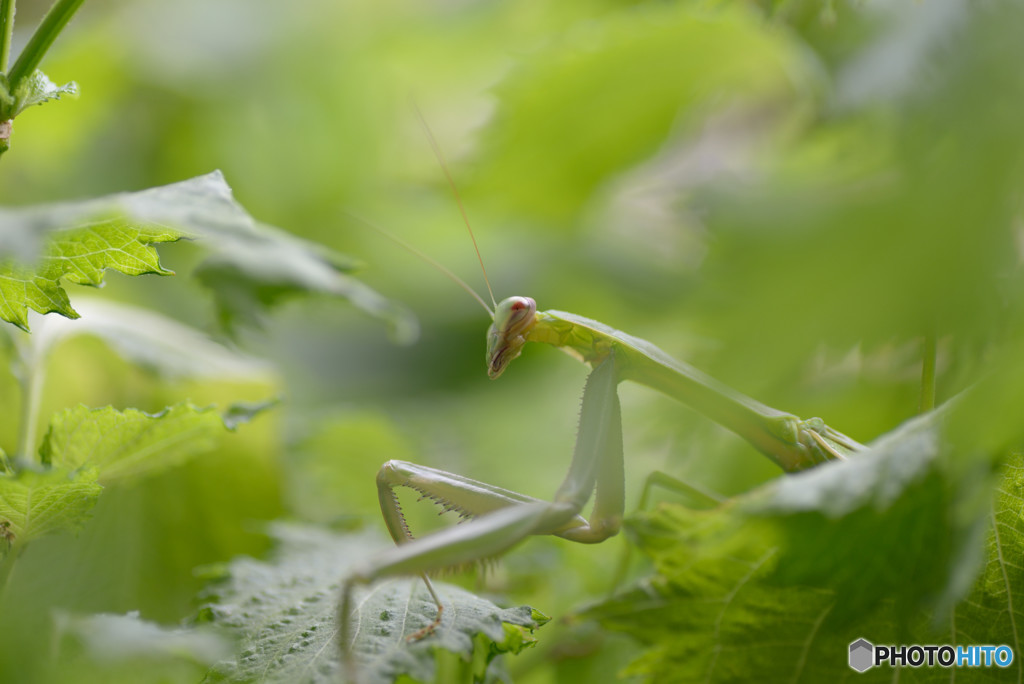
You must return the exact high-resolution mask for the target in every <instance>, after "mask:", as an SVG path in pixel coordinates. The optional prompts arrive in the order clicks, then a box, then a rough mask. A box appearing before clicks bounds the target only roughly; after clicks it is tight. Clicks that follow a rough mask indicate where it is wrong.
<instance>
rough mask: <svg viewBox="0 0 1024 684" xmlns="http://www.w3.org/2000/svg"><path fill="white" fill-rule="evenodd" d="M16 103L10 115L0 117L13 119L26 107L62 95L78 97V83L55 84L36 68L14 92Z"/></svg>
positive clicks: (56, 98)
mask: <svg viewBox="0 0 1024 684" xmlns="http://www.w3.org/2000/svg"><path fill="white" fill-rule="evenodd" d="M14 95H15V100H16V104H15V106H14V111H13V112H12V113H11V114H10V116H7V117H2V116H0V118H8V119H13V118H14V117H16V116H18V114H20V113H21V112H23V111H24V110H25V109H27V108H28V107H31V106H33V105H40V104H43V103H44V102H47V101H49V100H59V99H60V98H61V96H62V95H67V96H69V97H78V84H77V83H75V82H74V81H70V82H68V83H65V84H64V85H62V86H59V85H57V84H56V83H54V82H53V81H51V80H50V79H49V77H48V76H47V75H46V74H44V73H43V72H42V71H39V70H38V69H36V70H35V71H34V72H32V75H31V76H29V77H28V78H26V79H25V80H24V81H22V82H21V85H20V86H19V87H18V92H16V93H15V94H14Z"/></svg>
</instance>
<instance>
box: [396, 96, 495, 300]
mask: <svg viewBox="0 0 1024 684" xmlns="http://www.w3.org/2000/svg"><path fill="white" fill-rule="evenodd" d="M412 108H413V109H414V110H415V111H416V118H417V119H419V121H420V126H422V127H423V131H424V132H425V133H426V134H427V140H429V141H430V147H431V148H432V149H433V150H434V156H435V157H437V163H438V164H440V165H441V171H443V172H444V177H445V178H446V179H448V187H449V188H451V189H452V194H453V195H455V203H456V204H458V205H459V213H460V214H462V220H463V221H464V222H465V223H466V230H468V231H469V238H470V239H471V240H472V241H473V249H475V250H476V258H477V261H479V262H480V270H481V271H483V274H484V282H485V283H487V294H489V295H490V296H491V305H492V306H494V308H498V303H497V302H496V301H495V300H494V291H493V290H492V289H491V279H490V278H488V277H487V269H486V268H484V258H483V257H482V256H480V247H479V245H477V244H476V235H474V234H473V227H472V226H471V225H470V224H469V216H467V215H466V207H465V206H464V205H463V204H462V195H460V194H459V188H458V187H457V186H456V185H455V179H454V178H452V174H451V172H450V171H449V170H448V162H446V161H445V159H444V153H443V152H441V146H440V145H438V144H437V140H436V139H435V138H434V133H433V131H431V130H430V126H428V125H427V120H426V119H425V118H423V113H422V112H421V111H420V108H419V107H417V106H416V103H415V102H413V103H412ZM478 299H479V297H478ZM484 308H487V305H486V304H485V305H484ZM488 312H489V313H491V318H494V313H493V312H491V310H490V309H488Z"/></svg>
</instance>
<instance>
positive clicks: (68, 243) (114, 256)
mask: <svg viewBox="0 0 1024 684" xmlns="http://www.w3.org/2000/svg"><path fill="white" fill-rule="evenodd" d="M181 237H182V234H181V233H180V232H178V231H174V230H171V229H167V228H160V227H146V226H141V225H139V224H133V223H129V222H128V221H126V220H124V219H107V220H98V221H89V222H85V223H79V224H78V225H77V226H76V227H74V228H69V229H66V230H58V231H53V232H51V233H50V234H49V235H48V238H47V243H46V248H45V251H44V253H43V254H42V256H41V258H40V260H39V261H38V263H37V265H36V267H35V268H27V267H24V266H19V265H18V264H17V263H15V262H12V261H6V262H0V319H3V320H6V321H9V322H11V323H14V324H15V325H17V326H18V327H19V328H22V329H23V330H28V310H29V309H33V310H35V311H38V312H39V313H43V314H45V313H51V312H52V313H59V314H61V315H62V316H67V317H68V318H78V313H77V312H75V310H74V309H72V308H71V304H70V302H69V300H68V296H67V293H66V292H65V291H64V289H63V287H62V286H61V280H62V279H66V280H68V281H70V282H73V283H78V284H81V285H92V286H99V285H101V284H102V283H103V272H104V271H106V270H107V269H113V270H115V271H120V272H121V273H124V274H126V275H142V274H144V273H155V274H159V275H169V274H171V271H168V270H166V269H165V268H163V267H162V266H161V265H160V260H159V257H158V256H157V253H156V249H155V248H153V247H152V245H153V244H155V243H160V242H173V241H175V240H178V239H180V238H181Z"/></svg>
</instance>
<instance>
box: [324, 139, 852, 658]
mask: <svg viewBox="0 0 1024 684" xmlns="http://www.w3.org/2000/svg"><path fill="white" fill-rule="evenodd" d="M428 135H429V131H428ZM431 142H432V144H434V145H435V151H436V152H438V158H439V160H441V164H442V168H443V169H444V170H445V175H446V176H447V177H448V180H449V183H450V185H451V187H452V189H453V191H455V195H456V198H457V199H458V192H457V190H455V186H454V183H452V182H451V177H450V175H449V174H448V171H447V167H446V166H445V164H444V161H443V157H441V156H440V153H439V151H438V150H437V148H436V144H435V143H433V138H432V136H431ZM459 207H460V210H462V203H461V200H459ZM463 217H464V218H465V212H464V210H463ZM466 224H467V227H468V226H469V223H468V221H467V222H466ZM470 232H471V233H472V231H470ZM474 243H475V241H474ZM414 251H415V250H414ZM442 270H444V269H442ZM445 272H446V273H447V271H445ZM448 275H449V276H450V277H452V278H454V279H455V280H456V281H457V282H458V283H459V284H460V285H462V286H463V287H465V288H466V289H467V290H469V291H470V292H471V293H472V290H471V289H469V288H468V286H466V285H465V284H464V283H462V282H461V281H460V280H458V278H456V277H455V276H453V275H451V274H450V273H449V274H448ZM488 287H489V285H488ZM473 294H474V297H476V298H477V300H478V301H480V303H481V304H482V305H483V306H484V308H485V309H488V313H490V314H491V317H492V319H493V322H492V324H491V326H490V328H489V329H488V331H487V350H486V362H487V373H488V375H489V376H490V377H491V378H492V379H495V378H497V377H499V376H500V375H501V374H502V373H503V372H504V371H505V370H506V369H507V368H508V366H509V364H511V363H512V361H514V360H515V359H516V358H517V357H518V356H519V355H520V354H521V353H522V351H523V349H524V347H525V346H526V345H527V344H528V343H531V342H537V343H544V344H550V345H552V346H555V347H558V348H560V349H562V350H564V351H566V352H568V353H569V354H570V355H572V356H573V357H575V358H576V359H578V360H579V361H581V362H583V363H585V364H587V365H589V366H590V367H591V368H592V371H591V373H590V375H589V377H588V378H587V382H586V386H585V387H584V390H583V400H582V409H581V411H580V422H579V432H578V434H577V439H576V446H575V449H574V452H573V456H572V461H571V463H570V466H569V471H568V473H567V475H566V477H565V480H564V481H563V482H562V484H561V486H560V487H559V488H558V490H557V491H556V492H555V495H554V496H553V498H552V499H551V500H548V501H546V500H542V499H537V498H533V497H530V496H526V495H524V494H519V493H517V492H514V491H510V490H507V489H503V488H500V487H497V486H494V485H491V484H488V483H485V482H480V481H477V480H472V479H469V478H467V477H464V476H462V475H458V474H455V473H451V472H446V471H443V470H438V469H435V468H429V467H426V466H420V465H416V464H413V463H407V462H402V461H389V462H388V463H385V464H384V466H383V467H382V468H381V469H380V472H379V473H378V475H377V489H378V496H379V500H380V506H381V511H382V513H383V516H384V521H385V523H386V525H387V528H388V531H389V532H390V534H391V537H392V538H393V539H394V541H395V544H396V546H395V548H393V549H390V550H389V551H387V552H385V553H383V554H380V555H378V556H376V557H374V558H372V559H370V560H368V561H367V562H366V563H365V564H364V565H363V566H362V567H361V568H359V569H357V570H356V571H355V572H353V574H351V575H350V576H349V577H348V578H347V579H346V581H345V584H344V588H343V596H342V605H341V609H340V610H341V613H340V620H341V625H342V627H341V632H340V639H341V645H342V648H343V649H347V648H348V645H349V640H350V634H349V625H348V621H349V615H350V614H351V611H352V590H353V587H354V586H355V585H357V584H364V583H369V582H373V581H375V580H377V579H380V578H384V577H389V576H395V575H408V574H419V575H421V576H422V577H423V579H424V581H425V582H426V585H427V587H428V589H429V591H430V593H431V596H432V597H433V599H434V601H435V602H436V604H437V609H438V614H437V618H436V619H435V621H434V623H433V624H432V625H430V626H428V627H427V628H425V629H423V630H420V631H419V632H417V633H416V634H413V635H411V636H410V638H412V639H415V638H421V637H424V636H426V635H427V634H429V633H430V631H431V630H432V629H433V628H435V627H436V626H437V625H438V624H440V620H441V618H442V615H443V610H444V605H443V601H442V600H441V599H440V597H438V595H437V594H436V592H435V591H434V589H433V587H432V586H431V584H430V580H429V579H428V577H427V575H428V574H429V573H431V572H435V571H439V570H444V569H447V568H451V567H458V566H462V565H464V564H468V563H473V562H476V561H479V560H481V559H486V558H491V557H494V556H498V555H500V554H502V553H504V552H506V551H508V550H509V549H510V548H512V547H513V546H515V545H516V544H518V543H520V542H521V541H523V540H524V539H526V538H527V537H529V536H531V535H555V536H558V537H561V538H563V539H567V540H569V541H574V542H580V543H585V544H593V543H598V542H602V541H604V540H605V539H607V538H609V537H611V536H614V535H615V534H616V533H617V532H618V531H619V528H620V526H621V523H622V518H623V514H624V505H625V503H624V502H625V496H624V457H623V449H622V421H621V416H620V408H619V399H618V394H617V386H618V384H619V383H620V382H622V381H626V380H628V381H631V382H636V383H639V384H642V385H646V386H648V387H650V388H652V389H655V390H657V391H659V392H661V393H663V394H666V395H668V396H670V397H672V398H674V399H676V400H678V401H680V402H682V403H684V404H686V405H688V406H690V407H691V408H693V409H695V410H697V411H698V412H700V413H702V414H704V415H705V416H707V417H708V418H710V419H712V420H714V421H715V422H717V423H719V424H720V425H722V426H724V427H726V428H728V429H730V430H732V431H733V432H735V433H736V434H737V435H739V436H740V437H742V438H744V439H745V440H746V441H747V442H749V443H750V444H751V445H752V446H754V447H755V448H756V449H757V450H759V451H760V452H761V453H762V454H764V455H765V456H767V457H768V458H770V459H771V460H772V461H774V462H775V463H776V464H778V465H779V467H781V468H782V469H783V470H784V471H786V472H795V471H799V470H802V469H805V468H809V467H812V466H814V465H816V464H818V463H821V462H824V461H827V460H833V459H843V458H845V455H846V454H848V453H851V452H854V451H857V450H859V449H861V448H863V447H862V446H861V445H860V444H858V443H857V442H855V441H854V440H852V439H850V438H849V437H847V436H845V435H843V434H842V433H840V432H838V431H836V430H833V429H832V428H830V427H828V426H827V425H825V423H824V422H823V421H822V420H821V419H819V418H812V419H809V420H802V419H800V418H798V417H797V416H795V415H792V414H789V413H786V412H783V411H779V410H776V409H773V408H770V407H768V406H765V405H764V404H762V403H760V402H758V401H756V400H754V399H751V398H749V397H747V396H744V395H743V394H741V393H739V392H737V391H735V390H733V389H731V388H730V387H728V386H726V385H725V384H723V383H721V382H719V381H718V380H715V379H714V378H712V377H710V376H708V375H707V374H705V373H703V372H701V371H699V370H697V369H696V368H694V367H692V366H690V365H688V364H686V363H683V362H682V361H679V360H677V359H674V358H672V357H671V356H669V355H668V354H667V353H665V352H664V351H662V350H661V349H659V348H658V347H656V346H655V345H653V344H651V343H650V342H647V341H646V340H642V339H640V338H637V337H633V336H631V335H628V334H626V333H624V332H621V331H619V330H616V329H614V328H611V327H609V326H607V325H605V324H603V323H599V322H597V321H594V320H591V319H588V318H584V317H582V316H577V315H575V314H571V313H566V312H562V311H543V312H540V311H538V310H537V305H536V303H535V302H534V300H533V299H531V298H529V297H521V296H517V297H509V298H507V299H505V300H503V301H501V302H499V303H497V304H496V305H495V307H494V310H493V312H492V311H491V310H490V308H489V307H487V305H486V303H484V302H483V300H482V299H481V298H479V297H478V296H477V295H475V293H473ZM397 487H409V488H412V489H414V490H415V491H417V492H418V493H419V494H420V495H422V496H423V497H425V498H428V499H430V500H432V501H433V502H434V503H436V504H438V505H439V506H441V507H442V508H443V509H445V510H452V511H456V512H457V513H459V514H460V515H461V516H463V517H466V518H470V519H471V521H470V522H468V523H466V524H463V525H458V526H455V527H449V528H446V529H443V530H441V531H438V532H435V533H433V534H430V535H428V536H426V537H424V538H422V539H415V540H414V539H413V537H412V533H411V532H410V530H409V528H408V526H407V524H406V522H405V518H404V516H403V514H402V509H401V506H400V504H399V502H398V498H397V496H396V493H395V489H396V488H397ZM591 497H593V499H594V504H593V509H592V511H591V513H590V515H589V517H584V516H583V515H582V511H583V509H584V506H585V505H586V504H587V502H588V501H589V500H590V499H591Z"/></svg>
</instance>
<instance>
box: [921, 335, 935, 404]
mask: <svg viewBox="0 0 1024 684" xmlns="http://www.w3.org/2000/svg"><path fill="white" fill-rule="evenodd" d="M936 353H937V351H936V343H935V333H933V332H930V333H928V334H927V335H925V337H924V341H923V342H922V343H921V357H922V362H921V399H920V401H919V402H918V413H927V412H928V411H931V410H932V409H934V408H935V356H936Z"/></svg>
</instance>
